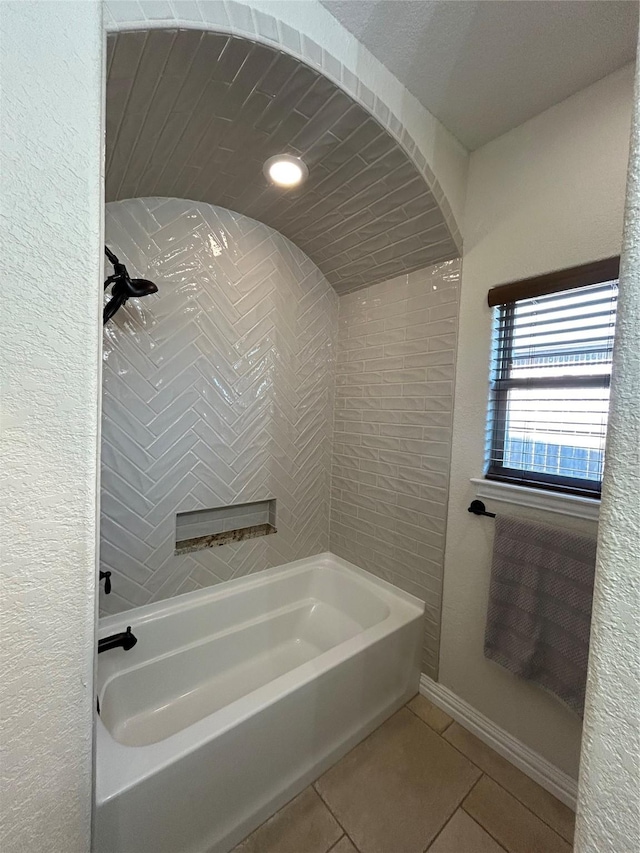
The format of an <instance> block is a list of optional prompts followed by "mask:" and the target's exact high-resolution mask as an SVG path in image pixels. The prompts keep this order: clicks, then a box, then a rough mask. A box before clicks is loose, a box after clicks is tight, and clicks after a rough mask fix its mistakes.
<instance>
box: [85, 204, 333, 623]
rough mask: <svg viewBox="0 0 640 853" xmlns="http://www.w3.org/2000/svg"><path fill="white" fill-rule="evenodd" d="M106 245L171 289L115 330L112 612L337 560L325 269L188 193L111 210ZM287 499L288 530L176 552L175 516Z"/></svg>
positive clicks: (107, 531)
mask: <svg viewBox="0 0 640 853" xmlns="http://www.w3.org/2000/svg"><path fill="white" fill-rule="evenodd" d="M106 237H107V245H109V246H110V248H112V249H113V250H114V251H115V253H116V254H117V255H118V256H119V257H120V259H121V260H122V261H123V263H126V264H127V266H128V268H129V272H130V273H131V275H139V276H142V277H149V278H151V279H153V280H154V281H156V282H157V284H158V288H159V291H158V293H157V294H154V295H153V296H147V297H145V299H142V300H130V301H129V302H128V303H127V304H126V306H125V307H124V308H123V309H122V310H120V311H119V312H118V314H117V315H116V316H115V317H114V318H113V320H112V321H111V322H110V323H108V324H107V326H106V327H105V337H104V371H103V374H104V379H103V429H102V507H101V510H102V519H101V537H102V538H101V547H100V556H101V564H102V565H101V568H102V569H103V570H110V571H111V572H112V577H111V580H112V593H111V595H108V596H105V595H104V594H103V595H102V596H101V601H100V603H101V607H102V609H103V612H105V611H106V612H111V613H115V612H119V611H122V610H124V609H128V608H130V607H135V606H140V605H143V604H147V603H148V602H150V601H156V600H160V599H163V598H168V597H171V596H173V595H176V594H179V593H182V592H189V591H191V590H194V589H198V588H202V587H206V586H210V585H212V584H216V583H219V582H220V581H225V580H228V579H229V578H232V577H238V576H241V575H245V574H249V573H250V572H253V571H258V570H261V569H265V568H268V567H269V566H273V565H279V564H282V563H283V562H287V561H290V560H293V559H298V558H302V557H305V556H308V555H309V554H314V553H319V552H322V551H325V550H326V549H327V548H328V543H329V476H330V458H331V430H332V417H333V349H334V335H335V330H336V323H337V302H338V297H337V296H336V294H335V292H334V291H333V289H332V288H331V286H330V285H329V284H328V282H327V281H326V280H325V278H324V276H323V275H322V273H321V272H320V271H319V270H318V268H317V267H316V266H315V265H314V264H313V263H312V262H311V261H310V260H309V259H308V258H307V257H306V256H305V255H304V254H303V253H302V252H301V251H300V250H299V249H298V248H297V247H296V246H294V245H293V244H292V243H290V242H289V241H288V240H287V239H286V238H284V237H282V236H281V235H280V234H278V233H277V232H275V231H273V230H272V229H271V228H269V227H268V226H266V225H263V224H261V223H259V222H256V221H254V220H251V219H248V218H247V217H245V216H241V215H239V214H235V213H231V212H229V211H227V210H225V209H224V208H215V207H212V206H211V205H208V204H199V203H194V202H189V201H185V200H181V199H132V200H129V201H123V202H118V203H114V204H109V205H107V213H106ZM272 499H276V500H277V506H278V516H277V524H273V526H274V527H277V533H273V534H272V535H269V536H260V537H255V538H251V539H248V538H246V536H242V537H240V538H238V539H237V540H235V541H232V542H230V543H229V544H226V545H225V546H224V547H220V548H218V547H215V548H211V547H207V548H204V549H201V550H193V551H192V550H189V552H188V553H187V552H186V550H184V549H182V548H181V549H180V552H179V553H177V554H176V514H178V513H185V512H191V511H194V510H201V509H208V508H214V507H215V508H217V507H228V506H229V505H235V504H243V503H247V502H251V501H266V500H272ZM267 520H268V521H270V522H272V523H273V520H272V519H267V518H264V519H254V520H253V524H255V523H261V522H264V521H267ZM233 526H234V527H240V526H241V525H239V524H236V525H233ZM219 530H220V528H219V529H218V530H216V529H215V528H214V529H213V530H211V531H210V532H211V533H217V532H219ZM185 532H186V533H187V536H185V537H184V538H194V535H196V536H197V535H199V534H200V533H201V532H202V533H208V532H209V531H206V530H203V531H194V534H191V535H189V533H188V532H187V531H185Z"/></svg>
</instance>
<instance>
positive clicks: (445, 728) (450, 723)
mask: <svg viewBox="0 0 640 853" xmlns="http://www.w3.org/2000/svg"><path fill="white" fill-rule="evenodd" d="M420 695H422V694H420V693H417V694H416V696H420ZM415 698H416V697H415V696H413V697H412V698H411V699H409V702H413V700H414V699H415ZM427 701H429V700H428V699H427ZM409 702H407V704H406V705H405V706H404V707H405V708H406V709H407V711H411V713H412V714H413V716H414V717H417V718H418V719H419V720H420V722H421V723H424V725H425V726H426V727H427V728H428V729H430V730H431V731H432V732H435V733H436V734H437V735H439V736H440V737H442V735H443V734H444V733H445V732H446V731H447V729H448V728H449V726H452V725H453V724H454V723H455V720H454V719H453V718H450V722H448V723H447V725H446V726H445V727H444V728H443V729H442V731H441V732H439V731H438V730H437V729H434V727H433V726H430V725H429V723H427V721H426V720H423V719H422V717H421V716H420V715H419V714H417V713H416V712H415V711H414V710H413V708H410V707H409ZM432 704H433V703H432ZM437 707H438V706H437V705H434V708H437ZM443 713H446V711H444V712H443ZM447 716H448V715H447ZM447 743H449V741H447ZM450 746H453V744H450ZM471 763H472V764H473V762H471Z"/></svg>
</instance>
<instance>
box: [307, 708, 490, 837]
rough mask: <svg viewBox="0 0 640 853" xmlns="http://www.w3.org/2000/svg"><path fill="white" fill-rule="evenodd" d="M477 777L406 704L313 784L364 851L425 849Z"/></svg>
mask: <svg viewBox="0 0 640 853" xmlns="http://www.w3.org/2000/svg"><path fill="white" fill-rule="evenodd" d="M479 776H480V771H479V770H478V769H477V768H476V767H474V766H473V765H472V764H471V763H470V762H469V761H467V759H466V758H464V757H463V756H462V755H460V753H459V752H457V751H456V750H455V749H454V748H453V747H451V746H450V745H449V744H448V743H446V742H445V741H444V740H443V739H442V738H441V737H440V736H439V735H437V734H436V733H435V732H434V731H432V730H431V729H430V728H429V727H428V726H425V725H424V723H422V721H421V720H419V719H418V718H417V717H416V716H415V715H414V714H412V713H411V712H410V711H408V710H407V709H406V708H402V709H401V710H400V711H398V713H397V714H394V716H393V717H391V719H390V720H387V722H386V723H384V724H383V725H382V726H381V727H380V728H379V729H377V731H375V732H374V733H373V734H372V735H371V736H370V737H368V738H367V739H366V740H365V741H363V742H362V743H361V744H359V746H357V747H356V748H355V749H353V750H352V751H351V752H350V753H349V754H348V755H346V756H345V757H344V758H343V759H342V760H341V761H339V762H338V763H337V764H336V765H335V766H334V767H332V768H331V769H330V770H328V771H327V772H326V773H325V774H324V776H322V777H321V778H320V779H319V780H318V782H316V788H317V789H318V791H319V792H320V794H321V796H322V798H323V799H324V800H325V802H326V803H327V804H328V805H329V808H330V809H331V811H332V812H333V814H334V815H335V816H336V818H337V819H338V820H339V821H340V823H341V824H342V826H343V827H344V829H345V831H346V832H347V833H348V834H349V837H350V838H351V839H352V840H353V842H354V844H355V845H356V847H357V848H358V850H360V851H361V853H422V851H424V849H425V848H426V847H427V845H428V844H429V843H430V842H431V841H432V840H433V838H434V837H435V836H436V834H437V833H438V832H439V831H440V829H441V828H442V826H443V825H444V824H445V823H446V821H447V820H448V819H449V817H450V816H451V814H452V813H453V812H454V811H455V809H456V807H457V806H458V805H459V803H460V801H461V800H462V798H463V797H464V795H465V793H467V792H468V791H469V790H470V788H471V786H472V785H473V784H474V782H475V781H476V780H477V779H478V777H479Z"/></svg>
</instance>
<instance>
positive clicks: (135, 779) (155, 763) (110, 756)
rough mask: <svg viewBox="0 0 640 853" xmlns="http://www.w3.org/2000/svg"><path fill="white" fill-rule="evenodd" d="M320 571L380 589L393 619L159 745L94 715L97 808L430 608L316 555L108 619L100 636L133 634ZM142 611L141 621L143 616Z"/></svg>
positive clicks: (331, 556) (333, 559)
mask: <svg viewBox="0 0 640 853" xmlns="http://www.w3.org/2000/svg"><path fill="white" fill-rule="evenodd" d="M322 568H325V569H331V570H335V571H338V572H341V573H343V574H347V575H353V574H355V575H356V576H358V577H359V579H360V581H361V582H362V583H365V584H368V585H372V586H374V587H378V588H379V589H380V590H381V592H382V594H383V596H384V597H385V599H386V602H387V603H388V604H389V608H390V612H389V614H388V615H387V616H386V617H385V618H384V619H383V620H381V621H380V622H378V623H376V624H375V625H373V626H371V627H369V628H366V629H364V630H363V631H362V632H360V633H358V634H357V635H356V636H354V637H351V638H350V639H348V640H346V641H344V642H342V643H339V644H338V645H336V646H334V647H333V648H331V649H328V650H327V651H325V652H323V653H322V654H320V655H319V656H318V657H316V658H314V659H312V660H311V661H307V662H306V663H304V664H302V665H301V666H298V667H296V668H294V669H293V670H290V671H289V672H287V673H284V674H283V675H280V676H278V677H277V678H276V679H273V680H272V681H270V682H268V683H267V684H265V685H263V686H262V687H259V688H258V689H257V690H254V691H252V692H251V693H248V694H246V695H245V696H242V697H240V698H239V699H236V700H235V701H234V702H232V703H230V704H229V705H226V706H225V707H223V708H220V709H218V710H216V711H214V712H213V713H212V714H209V715H207V716H206V717H204V718H202V719H201V720H198V721H196V722H195V723H192V724H191V725H189V726H186V727H185V728H184V729H181V730H180V731H178V732H175V733H174V734H172V735H170V736H169V737H167V738H165V739H163V740H161V741H158V742H156V743H152V744H146V745H143V746H128V745H124V744H121V743H119V742H118V741H116V740H115V738H114V737H113V736H112V735H111V733H110V732H109V730H108V729H107V727H106V726H105V724H104V723H103V721H102V719H101V718H100V716H99V715H98V714H97V713H96V714H95V720H96V787H95V796H96V805H97V806H100V805H102V804H104V803H107V802H108V801H110V800H112V799H113V798H114V797H117V796H120V795H122V794H124V793H125V792H126V791H127V790H129V789H131V788H132V787H134V786H135V785H137V784H139V783H141V782H143V781H144V780H145V779H147V778H149V777H150V776H153V775H154V774H156V773H158V772H160V771H161V770H162V769H163V768H165V767H167V766H170V765H171V764H172V763H174V762H175V761H177V760H179V759H180V758H181V757H182V756H184V755H188V754H190V753H192V752H194V751H196V750H197V749H199V748H200V747H201V746H202V745H203V744H204V743H206V742H208V741H210V740H212V739H214V738H217V737H221V736H222V735H224V734H225V732H227V731H229V730H230V729H232V728H234V727H235V726H238V725H240V724H241V723H242V722H243V721H244V720H246V719H248V718H249V717H251V716H253V715H254V714H256V713H259V712H260V710H261V709H263V708H266V707H269V706H271V705H273V704H274V703H275V702H277V701H278V700H280V699H281V698H283V697H284V696H287V695H289V694H290V693H292V692H294V691H295V690H297V689H298V688H300V687H302V686H304V685H307V684H308V683H310V682H312V681H313V680H314V679H317V678H318V677H319V676H321V675H323V674H324V673H325V672H327V671H328V670H330V669H332V668H334V667H336V666H338V665H340V663H342V662H343V661H345V660H346V659H348V658H351V657H354V656H355V655H357V654H358V653H359V652H362V651H364V650H365V649H367V648H371V647H372V646H374V645H375V644H376V643H378V642H381V641H383V640H384V639H385V638H387V637H388V636H389V635H390V634H393V633H394V632H395V631H398V630H399V629H400V628H402V627H404V626H406V625H408V624H409V623H410V622H412V621H414V620H415V619H423V618H424V610H425V603H424V602H423V601H421V600H420V599H419V598H417V597H416V596H414V595H412V594H411V593H407V592H405V591H404V590H401V589H399V588H398V587H395V586H394V585H393V584H391V583H389V582H388V581H385V580H383V579H382V578H378V577H377V576H376V575H373V574H372V573H371V572H368V571H366V570H365V569H361V568H360V567H359V566H356V565H354V564H353V563H349V562H348V561H347V560H343V559H342V558H341V557H337V556H336V555H334V554H332V553H331V552H324V553H322V554H319V555H317V556H313V557H305V558H303V559H301V560H296V561H294V562H291V563H285V564H283V565H282V566H274V567H271V568H269V569H265V570H263V571H261V572H256V573H254V574H252V575H249V576H245V577H242V578H238V579H234V580H233V581H229V582H227V583H224V584H219V585H216V586H214V587H213V588H212V589H211V591H210V590H209V589H205V590H195V591H194V592H190V593H186V594H184V595H181V596H176V597H175V598H173V599H168V600H166V601H162V602H153V603H151V604H147V605H143V606H142V607H140V608H135V611H134V612H135V614H136V617H135V620H134V619H132V618H131V617H132V611H124V612H123V613H118V614H115V615H114V616H109V617H106V618H105V619H104V622H103V623H102V625H101V627H100V630H99V636H100V634H102V633H110V632H112V631H115V630H120V629H121V627H122V628H124V627H126V625H127V623H131V624H133V626H134V628H135V625H140V624H144V623H145V622H149V621H152V620H153V619H154V618H160V617H164V616H168V615H170V614H172V613H179V612H181V611H184V610H188V609H190V608H191V607H193V606H195V605H196V603H200V604H204V603H205V602H210V601H215V600H217V599H223V598H225V597H226V595H227V594H229V593H230V592H232V591H233V590H237V589H238V588H243V587H247V586H258V585H263V584H267V583H269V581H270V580H272V579H273V578H275V577H287V575H290V574H295V573H299V572H300V571H302V570H305V569H322ZM141 611H142V617H143V618H142V620H141V619H139V618H137V616H138V614H139V613H140V612H141ZM123 669H126V667H124V668H123ZM416 690H417V686H416Z"/></svg>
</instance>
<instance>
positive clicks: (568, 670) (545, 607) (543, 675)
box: [484, 516, 596, 716]
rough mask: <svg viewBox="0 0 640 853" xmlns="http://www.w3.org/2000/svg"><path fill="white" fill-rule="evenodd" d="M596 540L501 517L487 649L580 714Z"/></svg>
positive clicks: (498, 660) (489, 655) (488, 654)
mask: <svg viewBox="0 0 640 853" xmlns="http://www.w3.org/2000/svg"><path fill="white" fill-rule="evenodd" d="M595 558H596V541H595V539H593V538H591V537H588V536H581V535H579V534H577V533H572V532H570V531H568V530H561V529H559V528H556V527H547V526H545V525H543V524H532V523H531V522H528V521H519V520H518V519H515V518H508V517H503V516H498V517H497V518H496V531H495V540H494V543H493V563H492V566H491V587H490V590H489V607H488V610H487V627H486V632H485V639H484V654H485V657H487V658H489V659H490V660H492V661H495V662H496V663H499V664H501V665H502V666H504V667H505V668H506V669H508V670H509V671H510V672H513V673H514V674H515V675H519V676H520V677H521V678H526V679H527V680H529V681H533V682H535V683H536V684H539V685H540V686H541V687H544V688H545V689H546V690H549V691H551V692H552V693H554V694H555V695H556V696H558V697H559V698H560V699H562V701H563V702H565V703H566V704H567V705H568V706H569V708H571V709H572V710H573V711H575V712H576V713H577V714H579V715H580V716H582V712H583V708H584V691H585V684H586V679H587V658H588V655H589V631H590V625H591V601H592V597H593V575H594V568H595Z"/></svg>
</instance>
